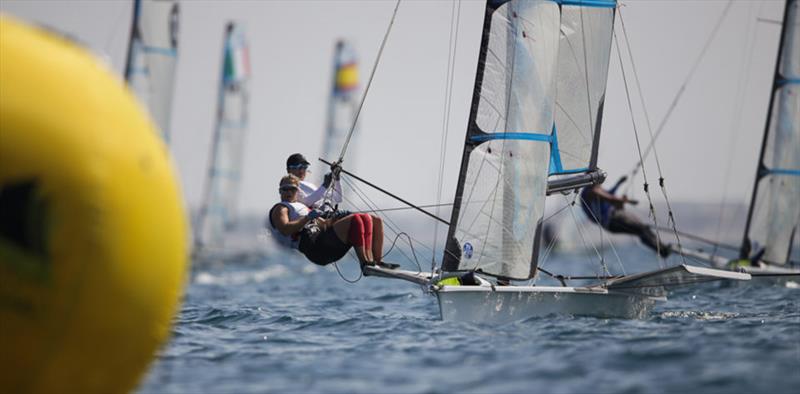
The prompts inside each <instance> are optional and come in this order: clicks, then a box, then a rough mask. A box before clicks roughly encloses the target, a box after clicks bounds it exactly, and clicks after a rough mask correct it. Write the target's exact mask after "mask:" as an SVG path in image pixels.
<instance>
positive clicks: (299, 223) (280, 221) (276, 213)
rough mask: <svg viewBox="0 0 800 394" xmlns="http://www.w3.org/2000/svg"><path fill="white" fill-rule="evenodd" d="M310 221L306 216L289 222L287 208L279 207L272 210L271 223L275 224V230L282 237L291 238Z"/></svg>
mask: <svg viewBox="0 0 800 394" xmlns="http://www.w3.org/2000/svg"><path fill="white" fill-rule="evenodd" d="M310 220H311V219H309V218H308V216H303V217H300V218H299V219H297V220H294V221H291V220H289V208H286V207H285V206H280V207H278V208H276V209H273V210H272V223H275V228H277V229H278V231H280V232H281V234H283V235H287V236H291V235H293V234H296V233H297V232H299V231H300V230H302V229H303V226H305V225H306V223H308V222H309V221H310Z"/></svg>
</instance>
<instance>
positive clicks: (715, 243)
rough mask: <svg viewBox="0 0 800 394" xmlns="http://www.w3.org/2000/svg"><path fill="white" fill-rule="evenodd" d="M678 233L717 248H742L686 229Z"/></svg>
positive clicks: (669, 229) (663, 229)
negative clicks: (688, 231)
mask: <svg viewBox="0 0 800 394" xmlns="http://www.w3.org/2000/svg"><path fill="white" fill-rule="evenodd" d="M651 227H652V226H651ZM658 229H659V230H661V231H672V229H671V228H669V227H659V228H658ZM678 234H680V235H682V236H683V237H686V238H688V239H692V240H695V241H700V242H703V243H706V244H709V245H711V246H714V248H715V250H716V249H720V248H721V249H729V250H733V251H739V249H740V247H739V246H734V245H729V244H726V243H722V242H717V241H714V240H711V239H708V238H704V237H701V236H699V235H695V234H692V233H687V232H685V231H678Z"/></svg>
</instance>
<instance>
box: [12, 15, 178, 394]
mask: <svg viewBox="0 0 800 394" xmlns="http://www.w3.org/2000/svg"><path fill="white" fill-rule="evenodd" d="M186 226H187V222H186V218H185V211H184V207H183V203H182V200H181V193H180V190H179V188H178V186H177V182H176V177H175V175H174V171H173V167H172V164H171V161H170V158H169V154H168V152H167V150H166V148H165V146H164V144H163V143H162V142H161V141H160V140H159V137H158V133H157V130H156V129H155V126H154V125H153V122H152V121H150V120H149V118H148V116H147V115H146V113H145V111H144V109H142V107H140V105H139V104H138V103H137V102H136V101H135V99H134V97H133V95H132V94H131V93H130V92H129V91H128V90H127V89H126V88H125V86H124V84H123V82H122V81H121V80H120V79H119V78H117V77H114V76H113V75H112V73H111V72H110V71H109V70H108V69H107V67H106V66H105V65H104V64H103V63H102V62H99V61H98V60H96V59H95V58H94V57H93V56H92V55H91V54H89V53H87V52H86V51H85V50H83V49H82V48H80V47H78V46H76V45H74V44H72V43H71V42H69V41H68V40H65V39H62V38H61V37H59V36H57V35H54V34H50V33H48V32H44V31H42V30H39V29H36V28H33V27H30V26H27V25H25V24H22V23H20V22H17V21H15V20H13V19H11V18H10V17H8V16H0V392H7V393H26V392H51V393H91V392H104V393H106V392H125V391H130V390H132V389H133V388H135V386H136V384H137V382H138V380H139V379H140V378H141V376H142V375H143V372H144V371H145V370H146V367H147V365H148V363H149V362H150V361H151V360H152V358H153V357H154V353H155V351H156V349H157V348H158V346H159V345H160V344H162V342H163V341H164V340H165V338H166V337H167V336H168V334H169V330H170V326H171V320H172V318H173V316H174V314H175V312H176V309H177V306H178V301H179V298H180V295H181V292H182V288H183V284H184V275H185V272H186V268H187V267H186V264H187V263H186V256H187V249H186V248H187V244H186Z"/></svg>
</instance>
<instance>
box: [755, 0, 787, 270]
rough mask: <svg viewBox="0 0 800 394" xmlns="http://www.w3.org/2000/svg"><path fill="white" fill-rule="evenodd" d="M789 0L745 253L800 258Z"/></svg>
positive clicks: (781, 260) (776, 260)
mask: <svg viewBox="0 0 800 394" xmlns="http://www.w3.org/2000/svg"><path fill="white" fill-rule="evenodd" d="M798 5H800V2H798V1H797V0H788V1H787V2H786V10H785V12H784V22H783V30H782V33H781V44H780V49H779V54H778V60H777V64H776V66H775V69H776V71H775V78H774V82H773V94H772V98H771V100H770V106H769V114H768V119H767V125H766V128H765V133H764V140H763V142H762V147H761V155H760V158H759V165H758V173H757V175H756V181H755V188H754V190H753V199H752V201H751V205H750V212H749V215H748V224H747V227H746V230H745V240H744V242H743V248H742V258H749V257H752V256H754V255H756V254H758V253H760V251H761V250H762V249H763V251H764V254H763V256H762V257H761V259H762V260H764V261H766V262H769V263H775V264H786V263H787V262H788V261H795V262H800V244H799V243H800V242H798V241H799V240H800V202H798V201H800V26H799V25H800V21H799V20H798Z"/></svg>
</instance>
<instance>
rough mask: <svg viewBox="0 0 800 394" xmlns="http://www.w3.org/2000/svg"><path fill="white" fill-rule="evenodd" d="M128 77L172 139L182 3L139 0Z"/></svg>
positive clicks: (134, 19) (138, 94)
mask: <svg viewBox="0 0 800 394" xmlns="http://www.w3.org/2000/svg"><path fill="white" fill-rule="evenodd" d="M133 13H134V16H133V27H132V30H131V38H130V46H129V48H128V61H127V63H126V65H125V80H126V81H128V85H129V86H130V87H131V89H132V90H133V91H134V92H135V93H136V96H137V97H138V98H139V100H140V102H142V103H143V104H144V105H145V106H146V107H147V109H148V110H149V112H150V115H151V116H152V118H153V120H154V121H155V122H156V124H157V125H158V128H159V129H160V130H161V133H162V137H163V138H164V140H165V141H167V143H169V139H170V138H169V137H170V133H169V126H170V113H171V108H172V92H173V86H174V81H175V62H176V61H177V55H178V15H179V11H178V3H177V1H172V0H136V1H135V3H134V9H133Z"/></svg>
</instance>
